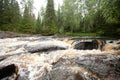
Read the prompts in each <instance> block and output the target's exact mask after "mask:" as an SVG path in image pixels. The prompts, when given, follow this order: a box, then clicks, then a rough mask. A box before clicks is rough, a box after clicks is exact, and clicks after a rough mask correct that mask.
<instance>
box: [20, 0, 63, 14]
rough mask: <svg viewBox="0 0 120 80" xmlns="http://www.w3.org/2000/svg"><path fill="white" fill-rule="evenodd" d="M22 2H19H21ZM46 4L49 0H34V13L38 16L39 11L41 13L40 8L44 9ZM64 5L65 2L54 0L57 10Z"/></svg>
mask: <svg viewBox="0 0 120 80" xmlns="http://www.w3.org/2000/svg"><path fill="white" fill-rule="evenodd" d="M20 1H21V0H18V2H20ZM46 3H47V0H34V11H33V12H34V13H35V15H37V13H38V11H40V8H41V7H42V6H43V7H46ZM62 3H63V0H54V4H55V6H54V7H55V9H57V8H58V4H60V5H62Z"/></svg>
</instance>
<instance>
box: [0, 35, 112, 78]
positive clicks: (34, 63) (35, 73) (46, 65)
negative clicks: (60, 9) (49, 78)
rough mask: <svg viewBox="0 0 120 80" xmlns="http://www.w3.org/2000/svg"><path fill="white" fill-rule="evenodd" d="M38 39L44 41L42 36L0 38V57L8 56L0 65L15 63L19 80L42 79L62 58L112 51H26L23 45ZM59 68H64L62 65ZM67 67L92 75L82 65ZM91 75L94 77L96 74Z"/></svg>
mask: <svg viewBox="0 0 120 80" xmlns="http://www.w3.org/2000/svg"><path fill="white" fill-rule="evenodd" d="M46 40H47V39H46ZM48 40H51V44H52V42H55V43H54V44H57V45H58V46H62V45H66V43H65V44H64V43H61V41H57V40H54V39H51V38H49V39H48ZM40 41H44V38H39V37H38V38H37V37H35V38H34V37H31V38H29V37H27V38H12V39H10V38H8V39H0V58H1V57H3V56H8V55H9V57H6V59H5V60H3V61H1V62H0V65H1V66H2V65H3V66H4V65H8V64H15V65H17V66H18V67H19V72H18V74H19V75H20V77H21V79H20V80H44V79H42V78H41V77H43V76H46V75H47V74H48V73H50V72H51V70H52V69H53V67H55V64H57V63H58V62H61V63H63V62H64V61H63V62H62V60H68V59H73V58H77V57H80V58H82V56H84V55H105V54H107V55H108V54H110V53H113V52H112V51H110V52H101V51H100V50H75V49H72V48H68V49H67V50H57V51H51V52H47V54H46V53H45V52H41V53H37V52H36V53H35V54H31V53H29V52H27V50H25V48H24V46H25V45H27V44H29V43H35V44H37V42H40ZM56 41H57V42H56ZM58 42H59V44H58ZM44 43H45V41H44ZM61 44H62V45H61ZM67 45H69V44H67ZM46 46H47V44H46ZM18 54H19V55H18ZM110 55H111V54H110ZM68 63H69V64H70V65H72V64H73V63H72V61H68V62H67V64H68ZM56 66H57V65H56ZM61 68H62V69H63V70H64V67H61ZM67 68H68V69H70V70H73V72H77V71H78V70H80V71H81V72H82V73H83V74H82V75H83V76H88V75H93V74H92V73H90V72H89V71H88V70H86V69H84V67H78V66H73V67H67ZM93 76H95V77H96V75H93ZM86 78H87V77H86ZM97 79H99V78H97Z"/></svg>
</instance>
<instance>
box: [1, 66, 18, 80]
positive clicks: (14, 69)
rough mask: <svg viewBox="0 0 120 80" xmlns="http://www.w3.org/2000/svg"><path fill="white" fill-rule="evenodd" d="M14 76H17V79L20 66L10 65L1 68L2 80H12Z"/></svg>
mask: <svg viewBox="0 0 120 80" xmlns="http://www.w3.org/2000/svg"><path fill="white" fill-rule="evenodd" d="M14 74H15V75H16V77H15V78H17V74H18V66H16V65H14V64H10V65H7V66H3V67H1V68H0V79H4V80H10V79H11V78H10V77H11V76H14Z"/></svg>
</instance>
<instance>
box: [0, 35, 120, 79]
mask: <svg viewBox="0 0 120 80" xmlns="http://www.w3.org/2000/svg"><path fill="white" fill-rule="evenodd" d="M113 44H115V45H116V44H118V45H117V49H116V47H115V46H114V47H112V48H111V47H110V48H109V50H108V47H107V51H101V50H97V49H93V50H76V49H74V48H73V45H70V44H68V43H66V42H64V41H63V40H58V39H53V38H52V37H47V38H46V37H24V38H23V37H18V38H6V39H0V79H1V80H6V79H7V80H120V50H119V43H118V42H117V43H113ZM110 46H111V45H110ZM51 47H52V48H51ZM49 49H50V51H49ZM4 71H7V72H5V73H8V74H9V75H7V74H6V75H7V76H5V77H3V73H4Z"/></svg>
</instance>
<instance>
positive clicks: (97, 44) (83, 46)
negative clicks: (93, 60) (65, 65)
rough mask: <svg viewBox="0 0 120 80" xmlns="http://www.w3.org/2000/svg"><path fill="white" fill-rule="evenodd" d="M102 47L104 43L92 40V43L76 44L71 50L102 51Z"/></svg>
mask: <svg viewBox="0 0 120 80" xmlns="http://www.w3.org/2000/svg"><path fill="white" fill-rule="evenodd" d="M104 45H105V41H103V40H92V41H83V42H78V43H76V44H75V45H74V47H73V48H74V49H78V50H92V49H99V50H103V47H104Z"/></svg>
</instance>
